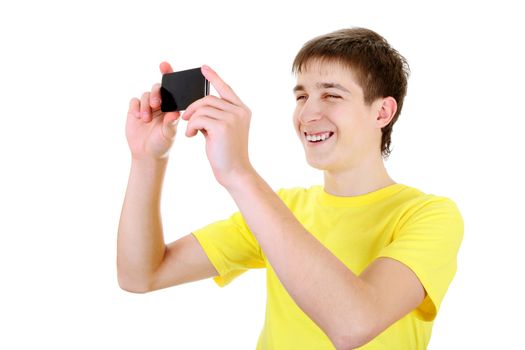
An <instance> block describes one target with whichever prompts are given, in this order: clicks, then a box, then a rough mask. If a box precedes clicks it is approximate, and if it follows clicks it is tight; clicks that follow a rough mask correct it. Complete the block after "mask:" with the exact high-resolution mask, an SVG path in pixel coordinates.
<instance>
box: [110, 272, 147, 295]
mask: <svg viewBox="0 0 525 350" xmlns="http://www.w3.org/2000/svg"><path fill="white" fill-rule="evenodd" d="M117 279H118V285H119V287H120V289H122V290H124V291H126V292H129V293H134V294H145V293H148V292H151V291H153V288H152V287H151V285H150V284H149V283H146V282H145V281H138V280H136V279H133V278H131V277H130V276H129V275H128V274H126V273H124V272H122V271H120V270H119V271H118V272H117Z"/></svg>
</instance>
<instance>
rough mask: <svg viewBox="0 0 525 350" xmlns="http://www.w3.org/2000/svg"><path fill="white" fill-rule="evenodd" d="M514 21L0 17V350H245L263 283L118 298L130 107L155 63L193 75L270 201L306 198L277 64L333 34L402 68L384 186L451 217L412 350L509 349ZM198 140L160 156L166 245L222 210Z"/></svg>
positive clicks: (515, 174) (289, 10)
mask: <svg viewBox="0 0 525 350" xmlns="http://www.w3.org/2000/svg"><path fill="white" fill-rule="evenodd" d="M521 14H522V11H519V10H518V8H517V7H516V6H514V5H510V4H508V3H507V2H505V1H498V2H492V3H491V5H486V4H483V2H471V3H470V4H469V3H467V2H460V1H454V2H450V3H447V2H443V1H438V2H433V4H432V5H422V4H419V3H415V2H414V3H402V2H395V1H388V2H385V3H377V2H364V1H359V2H355V1H318V2H312V3H308V2H306V1H297V2H292V1H290V2H286V1H278V2H271V1H259V2H249V1H243V2H238V3H235V4H234V3H227V2H225V1H189V0H187V1H175V0H172V1H166V2H162V1H140V2H136V1H128V2H123V1H119V2H114V3H111V2H108V1H105V2H103V1H90V2H85V3H81V2H78V3H76V2H74V1H62V2H60V1H17V2H14V1H11V2H2V5H0V38H1V40H0V44H1V48H0V50H1V54H0V101H1V103H0V108H1V109H0V118H1V123H0V155H1V157H0V166H1V171H0V180H1V181H0V284H1V287H0V348H1V349H37V348H54V349H93V348H102V347H104V348H113V349H124V348H125V349H154V348H169V349H211V348H213V349H215V348H216V349H253V348H255V343H256V341H257V337H258V335H259V332H260V330H261V327H262V324H263V320H264V310H265V298H266V292H265V280H264V278H265V274H264V270H254V271H250V272H248V273H245V274H244V275H243V276H241V277H240V278H238V279H237V280H235V281H234V282H233V283H232V284H230V285H229V286H228V287H226V288H222V289H221V288H219V287H217V286H216V285H215V284H214V283H213V282H212V281H211V280H205V281H199V282H194V283H190V284H187V285H183V286H179V287H176V288H171V289H167V290H163V291H159V292H154V293H150V294H147V295H133V294H129V293H126V292H124V291H122V290H120V289H119V287H118V284H117V279H116V269H115V253H116V233H117V227H118V220H119V216H120V210H121V205H122V201H123V198H124V193H125V188H126V184H127V177H128V174H129V166H130V155H129V150H128V147H127V143H126V139H125V134H124V125H125V120H126V111H127V106H128V101H129V99H130V98H131V97H133V96H137V97H138V96H140V94H141V93H142V92H143V91H146V90H148V89H150V87H151V85H152V84H153V83H155V82H158V81H160V73H159V71H158V64H159V63H160V62H161V61H162V60H168V61H170V62H171V63H172V65H173V67H174V68H175V70H181V69H188V68H193V67H197V66H200V65H201V64H208V65H210V66H211V67H213V68H215V69H216V70H217V71H218V72H219V74H220V75H221V76H222V77H223V78H224V79H225V80H226V81H227V82H228V83H229V84H230V85H231V86H232V87H233V88H234V89H235V91H236V92H237V94H238V95H239V96H240V97H241V98H242V99H243V100H244V102H245V103H246V104H247V105H248V106H249V107H250V108H251V110H252V111H253V118H252V124H251V132H250V154H251V160H252V162H253V164H254V166H255V167H256V169H257V170H258V171H259V173H260V174H261V175H262V176H263V177H264V178H265V179H266V180H267V181H268V183H269V184H270V185H271V186H272V187H273V188H275V189H277V188H281V187H289V186H308V185H311V184H319V183H321V181H322V177H321V175H320V174H318V173H316V172H315V171H314V170H313V169H311V168H309V167H308V166H307V164H306V162H305V161H304V155H303V152H302V148H301V146H300V144H299V142H298V140H296V138H295V134H294V131H293V128H292V123H291V114H292V110H293V107H294V103H295V102H294V99H293V95H292V93H291V89H292V87H293V85H294V79H293V76H292V75H291V73H290V68H291V63H292V61H293V58H294V55H295V54H296V53H297V51H298V50H299V49H300V47H301V45H302V44H303V43H304V42H306V41H307V40H309V39H311V38H312V37H314V36H317V35H320V34H324V33H327V32H330V31H333V30H336V29H340V28H344V27H351V26H364V27H368V28H371V29H373V30H375V31H377V32H378V33H380V34H382V35H383V36H385V37H386V38H387V40H388V41H389V42H390V43H391V44H392V45H393V46H394V47H395V48H397V49H398V50H399V51H400V52H401V53H402V54H403V55H404V56H406V57H407V59H408V61H409V63H410V65H411V69H412V76H411V78H410V80H409V92H408V96H407V98H406V100H405V106H404V109H403V113H402V115H401V118H400V120H399V122H398V124H396V127H395V128H394V134H393V148H394V151H393V154H392V156H391V158H390V160H388V162H387V167H388V169H389V171H390V173H391V175H392V176H393V178H394V179H395V180H396V181H397V182H400V183H404V184H407V185H411V186H414V187H417V188H420V189H422V190H424V191H425V192H428V193H435V194H439V195H444V196H448V197H450V198H452V199H454V200H455V201H456V203H457V204H458V206H459V207H460V209H461V211H462V214H463V216H464V219H465V238H464V241H463V245H462V247H461V250H460V254H459V269H458V272H457V275H456V277H455V280H454V281H453V283H452V285H451V287H450V289H449V292H448V294H447V296H446V297H445V300H444V302H443V304H442V309H441V312H440V314H439V315H438V317H437V319H436V322H435V326H434V333H433V337H432V340H431V345H430V346H429V349H434V350H435V349H467V348H468V349H493V348H494V349H510V348H513V349H514V348H517V347H519V345H517V344H519V343H521V341H522V339H523V338H522V336H521V332H522V331H523V319H522V317H523V314H524V313H525V309H524V302H523V295H525V288H524V282H523V272H522V270H523V266H525V264H524V258H523V253H522V251H523V248H522V245H523V242H524V239H523V235H524V233H525V230H524V228H523V220H522V219H523V217H524V213H523V212H524V209H525V206H524V205H523V204H522V200H523V198H524V196H525V191H524V189H523V185H522V182H523V180H520V179H523V178H524V175H525V174H524V171H523V170H522V168H521V164H522V163H523V160H524V155H523V150H522V145H523V141H522V139H521V137H522V135H523V130H524V129H523V127H524V126H525V124H524V122H523V118H524V117H525V115H524V112H523V111H524V107H523V93H524V89H523V82H524V78H525V74H524V69H523V62H525V56H524V54H523V51H522V47H523V38H522V35H521V34H520V33H524V32H525V28H524V25H523V24H520V23H522V22H521V20H522V18H521V17H522V16H521ZM179 129H180V130H184V129H185V122H184V123H182V122H181V124H179ZM203 141H204V139H203V138H202V137H201V136H199V137H195V138H192V139H187V138H186V137H185V136H184V135H183V132H180V133H179V135H178V137H177V139H176V141H175V144H174V147H173V149H172V152H171V157H170V163H169V168H168V172H167V176H166V181H165V187H164V192H163V207H162V210H163V219H164V227H165V236H166V240H167V241H172V240H175V239H177V238H179V237H182V236H183V235H186V234H188V233H189V232H191V231H192V230H194V229H197V228H200V227H202V226H204V225H206V224H208V223H209V222H212V221H215V220H218V219H222V218H224V217H226V216H227V215H229V214H230V213H232V212H233V211H234V210H236V208H235V205H234V203H233V201H232V200H231V198H230V197H229V196H228V194H227V193H226V191H225V190H224V189H222V188H221V187H220V186H219V185H218V184H217V183H216V182H215V180H214V178H213V176H212V173H211V170H210V168H209V165H208V163H207V159H206V157H205V153H204V142H203ZM520 324H521V326H520Z"/></svg>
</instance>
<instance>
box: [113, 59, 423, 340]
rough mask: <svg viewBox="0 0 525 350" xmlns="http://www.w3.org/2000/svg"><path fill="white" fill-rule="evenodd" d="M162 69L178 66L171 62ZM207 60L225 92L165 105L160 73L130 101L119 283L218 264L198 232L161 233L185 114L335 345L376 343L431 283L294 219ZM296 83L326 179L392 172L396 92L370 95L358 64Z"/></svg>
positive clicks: (321, 69)
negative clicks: (252, 152)
mask: <svg viewBox="0 0 525 350" xmlns="http://www.w3.org/2000/svg"><path fill="white" fill-rule="evenodd" d="M160 69H161V72H162V73H168V72H171V71H172V70H171V67H170V66H169V64H167V63H162V64H161V66H160ZM202 72H203V74H204V75H205V76H206V78H207V79H208V80H209V81H210V82H211V84H212V85H213V86H214V87H215V89H216V90H217V92H218V93H219V97H215V96H207V97H204V98H203V99H200V100H198V101H196V102H194V103H193V104H192V105H190V106H189V107H188V109H187V110H186V112H185V113H184V114H183V115H182V117H181V116H180V114H179V113H166V114H164V113H161V112H160V93H159V86H158V85H154V86H153V88H152V90H151V91H150V92H146V93H144V94H143V95H142V97H141V99H140V100H139V99H136V98H134V99H132V100H131V101H130V108H129V113H128V119H127V125H126V135H127V138H128V143H129V146H130V151H131V154H132V165H131V172H130V178H129V182H128V189H127V192H126V198H125V200H124V205H123V210H122V215H121V221H120V225H119V234H118V242H117V243H118V244H117V245H118V247H117V249H118V251H117V266H118V276H119V283H120V285H121V287H122V288H123V289H125V290H129V291H132V292H148V291H152V290H156V289H160V288H166V287H169V286H173V285H178V284H182V283H187V282H190V281H195V280H198V279H203V278H208V277H212V276H216V275H218V273H217V271H216V270H215V268H214V267H213V265H212V264H211V262H210V261H209V260H208V258H207V256H206V254H205V253H204V251H203V250H202V248H201V247H200V245H199V243H198V242H197V241H196V239H195V237H193V236H192V235H191V234H190V235H187V236H185V237H182V238H181V239H179V240H177V241H175V242H173V243H171V244H169V245H166V244H165V243H164V239H163V233H162V220H161V217H160V194H161V191H162V183H163V179H164V173H165V169H166V164H167V161H168V157H169V149H170V148H171V145H172V143H173V139H174V137H175V134H176V132H177V123H178V121H179V120H180V119H183V120H185V121H187V127H186V131H185V135H186V136H187V137H194V136H195V135H196V134H197V133H198V132H199V131H201V132H202V133H203V134H204V136H205V138H206V155H207V157H208V160H209V162H210V165H211V167H212V169H213V173H214V175H215V178H216V179H217V181H218V182H219V183H220V184H221V185H222V186H224V188H225V189H226V190H227V191H228V192H229V193H230V195H231V196H232V198H233V199H234V201H235V203H236V204H237V206H238V208H239V210H240V211H241V213H242V214H243V217H244V219H245V220H246V222H247V224H248V226H249V227H250V229H251V231H252V233H253V234H254V236H255V237H256V239H257V241H258V242H259V244H260V246H261V248H262V249H263V251H264V252H265V255H266V257H267V258H268V260H269V261H270V263H271V264H272V266H273V268H274V270H275V272H276V273H277V275H278V277H279V280H280V281H281V282H282V284H283V285H284V287H285V288H286V290H287V291H288V293H289V294H290V295H291V297H292V298H293V299H294V301H295V302H296V303H297V305H298V306H299V307H300V308H301V309H302V310H303V311H304V312H305V313H306V314H307V315H308V316H309V317H310V318H311V319H312V320H313V321H314V322H315V323H316V324H317V325H318V326H319V327H320V328H321V329H323V331H324V332H325V333H326V334H327V335H328V337H329V338H330V339H331V341H332V342H333V344H334V346H335V347H336V348H337V349H352V348H355V347H359V346H361V345H363V344H365V343H367V342H368V341H370V340H371V339H373V338H374V337H375V336H377V335H378V334H379V333H380V332H381V331H383V330H384V329H385V328H387V327H388V326H389V325H391V324H392V323H394V322H395V321H397V320H398V319H400V318H401V317H403V316H404V315H405V314H407V313H409V312H410V311H411V310H413V309H415V308H416V307H417V306H418V305H419V304H420V303H421V302H422V301H423V299H424V297H425V291H424V288H423V286H422V285H421V283H420V281H419V280H418V278H417V277H416V275H415V274H414V273H413V272H412V271H411V270H410V269H409V268H408V267H406V266H405V265H403V264H402V263H400V262H398V261H396V260H393V259H388V258H380V259H377V260H376V261H374V262H373V263H371V264H370V266H368V267H367V268H366V269H365V271H363V272H362V273H361V275H359V276H358V275H356V274H354V273H353V272H352V271H351V270H349V269H348V268H347V267H346V266H345V265H344V264H343V263H342V262H341V261H339V260H338V259H337V258H336V257H335V256H334V255H333V254H332V253H331V252H330V251H329V250H328V249H326V248H325V247H324V246H323V245H322V244H321V243H319V241H317V240H316V239H315V238H314V237H313V236H312V235H311V234H309V233H308V232H307V231H306V229H305V228H304V227H303V226H302V225H301V224H300V223H299V222H298V221H297V220H296V218H295V217H294V215H293V213H291V212H290V210H289V209H288V208H287V207H286V206H285V205H284V204H283V202H282V201H281V200H280V198H279V197H278V196H277V195H276V194H275V193H274V192H273V190H272V189H271V188H270V186H268V184H267V183H266V182H265V181H264V179H262V178H261V177H260V176H259V174H258V173H257V172H256V170H255V169H254V168H253V166H252V165H251V163H250V160H249V157H248V130H249V125H250V118H251V111H250V110H249V108H248V107H247V106H245V105H244V103H243V102H242V101H241V100H240V98H239V97H238V96H237V95H236V94H235V92H234V91H233V90H232V88H231V87H230V86H228V85H227V84H226V83H225V82H224V81H223V80H222V79H221V78H220V77H219V76H218V75H217V73H216V72H215V71H213V70H212V69H211V68H209V67H207V66H203V67H202ZM321 83H331V84H339V86H340V88H335V87H326V84H325V86H319V84H321ZM297 85H298V88H297V89H296V91H295V92H294V95H295V97H296V101H297V102H296V103H297V105H296V109H295V112H294V116H293V122H294V127H295V129H296V132H297V135H298V137H299V140H300V142H302V144H303V146H304V149H305V155H306V159H307V161H308V163H309V164H310V165H311V166H313V167H315V168H317V169H320V170H322V171H323V172H324V180H325V184H324V185H325V190H326V191H327V192H328V193H331V194H333V195H338V196H353V195H359V194H364V193H368V192H371V191H374V190H377V189H380V188H382V187H385V186H388V185H390V184H393V183H394V182H393V180H392V179H391V178H390V177H389V176H388V174H387V172H386V170H385V168H384V165H383V161H382V158H381V153H380V147H379V145H380V138H381V128H382V127H383V126H385V125H387V124H388V123H389V122H390V120H391V119H392V117H393V115H394V114H395V111H396V102H395V100H394V99H393V98H391V97H385V98H381V99H378V100H376V101H374V102H373V103H371V104H366V103H365V102H364V99H363V92H362V89H361V88H360V86H359V85H358V84H357V83H356V81H355V79H354V76H353V74H352V72H351V71H350V70H349V69H347V68H344V67H342V66H339V65H338V64H328V63H325V64H320V63H316V62H312V63H311V64H309V65H307V67H306V70H304V71H303V72H302V73H299V74H298V76H297ZM324 131H327V132H331V133H333V134H332V136H331V137H330V139H328V140H327V141H324V142H323V143H320V144H315V145H312V144H311V143H309V142H308V141H307V140H306V138H305V136H304V133H305V132H307V133H319V132H324ZM371 174H373V175H372V176H371Z"/></svg>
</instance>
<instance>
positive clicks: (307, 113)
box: [298, 98, 323, 124]
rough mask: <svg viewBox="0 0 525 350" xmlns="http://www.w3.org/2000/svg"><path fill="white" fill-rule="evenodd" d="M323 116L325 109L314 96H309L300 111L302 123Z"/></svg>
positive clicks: (299, 116)
mask: <svg viewBox="0 0 525 350" xmlns="http://www.w3.org/2000/svg"><path fill="white" fill-rule="evenodd" d="M322 117H323V111H322V108H321V106H320V105H319V103H316V102H315V101H314V99H313V98H309V99H308V100H306V102H304V103H303V105H302V107H301V108H300V110H299V111H298V118H299V121H300V122H301V123H302V124H308V123H311V122H314V121H317V120H319V119H321V118H322Z"/></svg>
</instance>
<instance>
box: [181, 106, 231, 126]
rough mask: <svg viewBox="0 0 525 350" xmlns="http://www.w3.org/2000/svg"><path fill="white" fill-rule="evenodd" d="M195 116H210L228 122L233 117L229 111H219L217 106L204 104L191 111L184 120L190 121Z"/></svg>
mask: <svg viewBox="0 0 525 350" xmlns="http://www.w3.org/2000/svg"><path fill="white" fill-rule="evenodd" d="M196 117H206V118H210V119H214V120H218V121H225V122H230V121H231V119H232V118H233V115H232V114H231V113H228V112H224V111H221V110H220V109H217V108H213V107H209V106H204V107H201V108H199V109H198V110H196V111H195V113H193V115H192V116H191V117H190V118H189V119H186V120H190V121H191V120H192V119H193V118H196Z"/></svg>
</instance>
